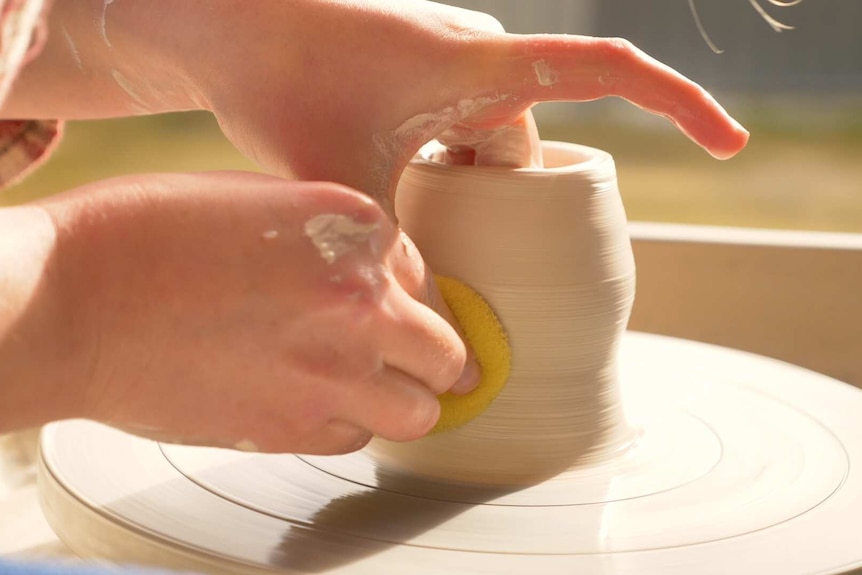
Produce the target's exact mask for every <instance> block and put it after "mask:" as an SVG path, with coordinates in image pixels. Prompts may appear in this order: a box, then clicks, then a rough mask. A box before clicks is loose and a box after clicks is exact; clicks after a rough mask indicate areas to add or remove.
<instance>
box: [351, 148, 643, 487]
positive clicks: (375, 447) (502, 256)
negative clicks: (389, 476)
mask: <svg viewBox="0 0 862 575" xmlns="http://www.w3.org/2000/svg"><path fill="white" fill-rule="evenodd" d="M442 153H443V150H442V148H440V147H439V146H437V147H434V145H433V144H432V145H429V146H426V148H424V149H423V151H422V153H421V154H420V157H418V158H417V159H416V160H414V161H413V162H412V163H411V164H410V166H409V167H408V168H407V170H406V171H405V172H404V175H403V176H402V179H401V182H400V184H399V187H398V192H397V195H396V213H397V215H398V217H399V219H400V222H401V225H402V227H403V229H404V230H405V231H406V232H407V234H408V235H409V236H410V237H411V238H412V239H413V240H414V242H415V243H416V245H417V246H418V247H419V249H420V251H421V252H422V254H423V256H424V258H425V260H426V262H427V263H428V264H429V265H430V267H431V269H433V270H434V271H435V273H438V274H443V275H446V276H451V277H453V278H456V279H458V280H460V281H462V282H464V283H466V284H467V285H469V286H471V287H472V288H473V289H475V290H476V291H477V292H479V293H480V294H481V295H482V296H483V297H484V298H485V299H486V300H487V301H488V303H489V304H490V305H491V307H492V308H493V310H494V311H495V313H496V314H497V316H498V317H499V319H500V321H501V323H502V324H503V327H504V329H505V330H506V333H507V334H508V336H509V342H510V345H511V348H512V371H511V376H510V378H509V380H508V382H507V383H506V385H505V387H504V388H503V390H502V392H501V393H500V395H499V396H498V397H497V398H496V400H495V401H494V402H493V403H492V404H491V406H490V407H489V408H488V409H487V410H486V411H485V412H484V413H483V414H482V415H480V416H479V417H477V418H476V419H474V420H473V421H472V422H470V423H468V424H467V425H465V426H463V427H461V428H459V429H456V430H454V431H450V432H447V433H442V434H436V435H433V436H429V437H426V438H423V439H421V440H418V441H414V442H410V443H392V442H387V441H383V440H375V441H373V442H372V444H371V445H369V447H368V448H367V452H368V453H369V454H370V455H371V456H372V457H373V458H375V459H376V460H377V461H378V463H380V464H381V465H383V466H387V467H392V468H396V469H398V470H400V471H404V472H409V473H413V474H418V475H422V476H426V477H430V478H435V479H439V480H446V481H459V482H468V483H481V484H502V485H510V484H511V485H517V484H529V483H534V482H536V481H539V480H542V479H544V478H547V477H550V476H552V475H555V474H557V473H559V472H561V471H563V470H565V469H568V468H570V467H572V466H578V465H592V464H596V463H599V462H601V461H604V460H606V459H608V458H610V457H612V456H614V455H616V454H619V453H620V452H621V451H623V450H625V449H626V447H627V446H629V445H630V444H631V443H632V441H633V439H634V437H635V435H636V434H635V432H634V430H633V428H632V427H631V426H630V425H629V424H628V423H627V421H626V417H625V415H624V413H623V409H622V404H621V401H620V393H619V385H618V379H617V363H616V361H617V348H618V344H619V340H620V337H621V336H622V333H623V332H624V330H625V327H626V323H627V321H628V317H629V313H630V310H631V306H632V303H633V300H634V290H635V267H634V259H633V257H632V251H631V244H630V241H629V237H628V231H627V227H626V217H625V212H624V210H623V206H622V202H621V200H620V196H619V191H618V189H617V180H616V173H615V168H614V162H613V159H612V158H611V156H610V155H609V154H607V153H606V152H602V151H600V150H595V149H592V148H588V147H585V146H579V145H575V144H565V143H555V142H545V143H543V155H544V165H545V167H544V168H541V169H534V168H530V169H509V168H496V167H482V166H450V165H446V164H443V163H441V162H440V161H438V158H440V157H441V156H442Z"/></svg>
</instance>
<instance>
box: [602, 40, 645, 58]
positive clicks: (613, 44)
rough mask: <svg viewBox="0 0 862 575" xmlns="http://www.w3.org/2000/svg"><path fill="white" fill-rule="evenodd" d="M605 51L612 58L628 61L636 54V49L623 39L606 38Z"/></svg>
mask: <svg viewBox="0 0 862 575" xmlns="http://www.w3.org/2000/svg"><path fill="white" fill-rule="evenodd" d="M604 42H605V49H606V50H607V52H608V55H609V56H610V57H612V58H617V59H622V60H629V59H631V58H633V57H634V56H635V54H637V53H638V49H637V48H636V47H635V45H634V44H632V43H631V42H630V41H629V40H626V39H625V38H606V39H605V41H604Z"/></svg>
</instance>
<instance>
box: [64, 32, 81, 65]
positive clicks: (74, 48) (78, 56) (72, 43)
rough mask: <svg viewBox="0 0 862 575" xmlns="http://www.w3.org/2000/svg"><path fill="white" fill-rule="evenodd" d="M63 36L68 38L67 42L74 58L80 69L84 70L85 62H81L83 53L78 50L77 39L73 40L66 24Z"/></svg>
mask: <svg viewBox="0 0 862 575" xmlns="http://www.w3.org/2000/svg"><path fill="white" fill-rule="evenodd" d="M63 36H64V37H65V38H66V43H67V44H69V52H70V53H71V54H72V59H74V60H75V65H76V66H78V70H83V69H84V63H83V62H81V53H80V52H78V47H77V46H75V41H74V40H72V36H71V34H69V31H68V30H67V29H66V26H63Z"/></svg>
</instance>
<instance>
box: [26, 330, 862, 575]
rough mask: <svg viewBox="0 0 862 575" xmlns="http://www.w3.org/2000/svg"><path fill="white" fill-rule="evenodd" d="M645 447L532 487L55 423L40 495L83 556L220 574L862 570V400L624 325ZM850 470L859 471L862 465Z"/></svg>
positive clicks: (352, 459) (768, 363)
mask: <svg viewBox="0 0 862 575" xmlns="http://www.w3.org/2000/svg"><path fill="white" fill-rule="evenodd" d="M620 362H621V365H620V375H621V381H622V388H623V394H622V395H623V397H624V398H625V409H626V411H627V413H628V416H629V418H630V420H631V421H633V422H634V423H635V425H637V428H638V430H639V434H638V437H637V440H636V441H635V442H634V443H633V444H631V445H630V446H628V447H627V448H626V449H625V451H624V452H622V453H619V454H618V456H616V457H614V458H612V459H610V460H609V461H606V462H604V463H602V464H597V465H587V466H578V465H575V466H573V467H572V468H570V469H569V470H568V471H566V472H564V473H561V474H560V475H557V476H556V477H553V478H552V479H549V480H547V481H544V482H542V483H540V484H537V485H532V486H528V487H522V488H517V489H514V488H506V489H502V488H483V487H482V486H475V485H472V486H471V485H466V484H463V485H462V484H454V483H445V482H437V481H431V480H423V479H420V478H418V477H416V476H410V475H405V474H401V473H399V472H395V471H392V470H388V469H385V468H380V467H378V466H377V465H376V463H375V461H374V460H373V459H371V458H370V457H369V456H368V455H367V454H364V453H362V452H360V453H356V454H351V455H347V456H340V457H308V456H293V455H261V454H250V453H240V452H233V451H228V450H219V449H208V448H193V447H180V446H174V445H164V444H158V443H155V442H151V441H147V440H143V439H140V438H136V437H133V436H130V435H126V434H124V433H121V432H118V431H116V430H113V429H111V428H108V427H104V426H101V425H98V424H95V423H91V422H86V421H70V422H63V423H58V424H54V425H51V426H49V427H48V428H47V429H46V431H45V432H44V435H43V438H42V476H41V486H40V490H41V497H42V501H43V507H44V509H45V513H46V515H47V517H48V520H49V521H50V523H51V524H52V526H53V527H54V529H55V530H56V531H57V532H58V535H60V537H61V538H62V539H63V540H64V541H66V543H67V544H68V545H69V546H70V547H71V548H72V549H73V550H75V551H76V552H78V553H79V554H81V555H82V556H85V557H101V558H108V559H111V560H115V561H118V562H145V563H153V564H158V565H165V566H170V567H175V568H185V569H194V570H200V571H205V572H210V573H263V572H268V573H271V572H284V573H354V574H372V573H373V574H375V575H376V574H379V573H408V572H409V573H429V574H431V573H438V574H439V573H495V574H498V573H519V574H522V573H542V574H551V573H566V574H570V573H641V574H642V573H658V572H661V573H686V574H690V573H708V572H732V573H737V574H740V573H763V572H775V573H815V572H816V573H821V572H830V573H834V572H847V571H849V570H852V569H854V568H856V567H859V566H862V528H860V527H859V523H860V522H862V471H860V465H859V464H860V462H862V391H860V390H858V389H856V388H853V387H851V386H849V385H846V384H842V383H840V382H837V381H835V380H832V379H830V378H828V377H825V376H822V375H819V374H816V373H813V372H810V371H806V370H803V369H800V368H797V367H794V366H790V365H788V364H784V363H781V362H777V361H773V360H769V359H765V358H762V357H758V356H754V355H750V354H746V353H742V352H737V351H731V350H728V349H724V348H719V347H714V346H709V345H704V344H698V343H693V342H688V341H683V340H677V339H672V338H666V337H660V336H650V335H643V334H632V333H629V334H627V335H626V336H625V338H624V340H623V346H622V351H621V354H620ZM851 463H854V464H855V465H853V464H851Z"/></svg>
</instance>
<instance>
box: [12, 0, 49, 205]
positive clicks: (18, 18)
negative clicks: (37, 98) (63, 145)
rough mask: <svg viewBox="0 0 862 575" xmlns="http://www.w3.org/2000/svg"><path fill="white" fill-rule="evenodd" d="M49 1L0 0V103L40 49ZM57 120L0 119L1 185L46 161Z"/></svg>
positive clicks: (16, 178)
mask: <svg viewBox="0 0 862 575" xmlns="http://www.w3.org/2000/svg"><path fill="white" fill-rule="evenodd" d="M50 2H51V0H0V106H2V103H3V102H4V101H5V99H6V96H7V95H8V94H9V90H10V89H11V87H12V83H13V82H14V80H15V77H16V76H17V75H18V73H19V72H20V71H21V69H22V68H23V67H24V66H25V65H26V64H27V62H29V61H30V60H31V59H33V58H34V57H35V56H36V54H37V53H38V52H39V50H41V48H42V45H43V44H44V41H45V35H46V28H47V27H46V18H47V13H48V9H49V7H50ZM61 129H62V125H61V124H60V123H59V122H58V121H56V120H0V188H3V187H5V186H8V185H10V184H12V183H14V182H15V181H17V180H19V179H20V178H22V177H23V176H24V175H26V174H27V172H29V171H30V170H31V169H33V168H34V167H35V166H36V165H37V164H39V163H40V162H41V161H43V160H45V159H46V158H47V157H48V155H49V154H50V153H51V151H52V150H53V148H54V146H55V145H56V143H57V141H58V140H59V138H60V134H61Z"/></svg>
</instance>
